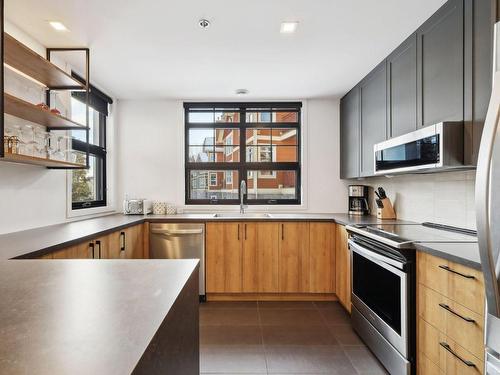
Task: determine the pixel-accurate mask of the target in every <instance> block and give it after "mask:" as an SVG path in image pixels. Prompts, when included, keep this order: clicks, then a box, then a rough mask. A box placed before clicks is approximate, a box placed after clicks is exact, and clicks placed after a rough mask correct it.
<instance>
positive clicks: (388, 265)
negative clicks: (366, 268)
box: [349, 240, 406, 276]
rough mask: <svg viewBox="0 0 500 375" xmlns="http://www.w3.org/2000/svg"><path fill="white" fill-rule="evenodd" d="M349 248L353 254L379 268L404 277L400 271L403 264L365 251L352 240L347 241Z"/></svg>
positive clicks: (403, 273)
mask: <svg viewBox="0 0 500 375" xmlns="http://www.w3.org/2000/svg"><path fill="white" fill-rule="evenodd" d="M349 247H350V248H351V250H352V251H354V252H355V253H358V254H359V255H361V256H363V257H365V258H367V259H369V260H371V261H372V262H373V263H375V264H378V265H379V266H381V267H383V268H385V269H387V270H389V271H390V272H392V273H395V274H396V275H398V276H403V275H406V274H405V272H403V271H402V269H403V267H404V263H403V262H399V261H397V260H395V259H391V258H387V257H385V256H383V255H380V254H378V253H375V252H373V251H371V250H368V249H365V248H364V247H362V246H359V245H358V244H357V243H355V242H354V241H352V240H349Z"/></svg>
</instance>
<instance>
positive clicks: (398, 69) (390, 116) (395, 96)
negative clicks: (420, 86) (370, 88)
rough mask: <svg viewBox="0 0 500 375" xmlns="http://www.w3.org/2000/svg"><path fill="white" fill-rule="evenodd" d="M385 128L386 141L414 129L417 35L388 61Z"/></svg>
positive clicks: (415, 115)
mask: <svg viewBox="0 0 500 375" xmlns="http://www.w3.org/2000/svg"><path fill="white" fill-rule="evenodd" d="M387 124H388V128H387V132H388V134H387V135H388V137H397V136H399V135H403V134H406V133H409V132H411V131H413V130H416V129H417V34H412V35H411V36H410V37H409V38H408V39H406V40H405V41H404V42H403V43H402V44H401V45H400V46H399V47H398V48H396V50H395V51H394V52H393V53H391V54H390V55H389V57H388V58H387Z"/></svg>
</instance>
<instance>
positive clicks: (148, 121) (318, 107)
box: [117, 100, 347, 212]
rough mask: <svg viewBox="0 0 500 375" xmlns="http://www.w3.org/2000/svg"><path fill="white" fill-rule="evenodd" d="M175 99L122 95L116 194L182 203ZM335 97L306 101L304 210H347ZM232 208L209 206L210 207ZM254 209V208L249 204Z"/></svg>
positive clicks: (179, 112) (180, 116)
mask: <svg viewBox="0 0 500 375" xmlns="http://www.w3.org/2000/svg"><path fill="white" fill-rule="evenodd" d="M182 104H183V103H182V101H177V100H155V101H150V100H148V101H140V100H120V102H119V105H118V123H119V131H118V135H117V137H118V139H117V144H118V145H119V150H118V171H119V172H118V173H119V174H118V183H117V185H118V195H117V197H118V199H119V200H120V199H123V198H124V196H125V194H128V195H129V197H130V198H132V197H141V198H148V199H153V200H161V201H167V202H169V203H171V204H175V205H176V206H177V207H180V208H181V209H186V210H187V209H195V210H200V209H203V208H205V209H206V207H194V208H193V207H184V144H183V142H184V110H183V105H182ZM338 108H339V106H338V101H336V100H308V101H305V102H304V110H303V112H304V122H303V148H304V166H303V168H302V170H303V174H304V176H303V181H302V183H303V189H304V203H305V204H304V206H303V207H287V208H284V207H279V206H271V207H272V209H273V210H276V211H285V210H287V209H292V210H295V211H296V210H303V211H306V212H345V211H346V207H347V203H346V199H347V191H346V187H345V186H346V184H345V183H344V182H343V181H341V180H340V179H339V177H338V176H339V171H338V168H339V167H338V164H339V163H338V160H339V111H338ZM235 208H236V207H234V206H233V207H227V206H218V207H216V208H214V207H213V206H210V207H209V208H208V209H210V210H214V209H232V210H234V209H235ZM251 209H252V208H251Z"/></svg>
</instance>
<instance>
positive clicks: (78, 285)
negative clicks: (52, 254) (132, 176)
mask: <svg viewBox="0 0 500 375" xmlns="http://www.w3.org/2000/svg"><path fill="white" fill-rule="evenodd" d="M198 263H199V262H198V261H197V260H157V259H156V260H99V261H95V260H44V261H40V260H9V261H1V262H0V373H2V374H39V375H45V374H51V375H57V374H110V375H112V374H120V375H121V374H131V373H134V374H156V373H169V374H195V373H196V374H197V373H198V372H199V347H198V341H199V334H198V332H199V328H198V324H199V322H198ZM181 338H182V339H181ZM171 353H175V355H173V354H171ZM170 357H173V358H170ZM167 370H168V371H167Z"/></svg>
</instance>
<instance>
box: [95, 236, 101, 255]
mask: <svg viewBox="0 0 500 375" xmlns="http://www.w3.org/2000/svg"><path fill="white" fill-rule="evenodd" d="M95 244H96V245H97V246H99V253H98V254H99V258H98V259H101V241H100V240H97V241H96V242H95Z"/></svg>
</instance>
